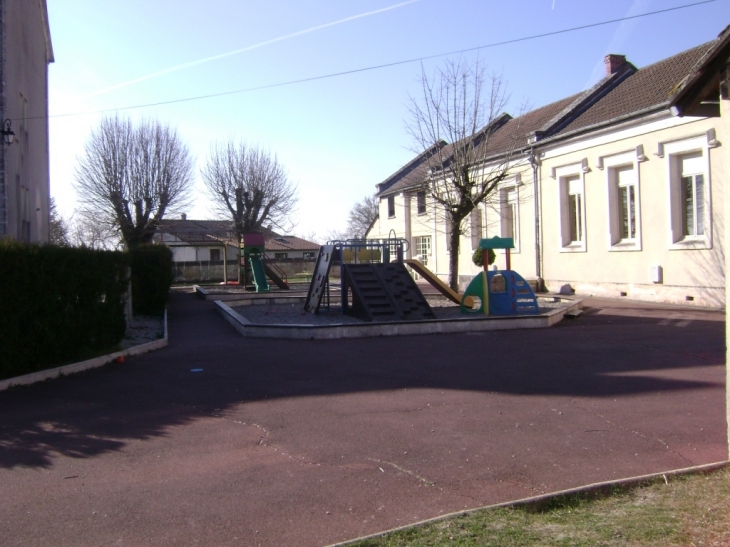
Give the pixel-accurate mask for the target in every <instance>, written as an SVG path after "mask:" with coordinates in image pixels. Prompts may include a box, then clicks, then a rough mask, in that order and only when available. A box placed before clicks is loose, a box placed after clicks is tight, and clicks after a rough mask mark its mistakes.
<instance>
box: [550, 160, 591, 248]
mask: <svg viewBox="0 0 730 547" xmlns="http://www.w3.org/2000/svg"><path fill="white" fill-rule="evenodd" d="M555 176H556V178H557V180H558V204H559V207H560V232H559V233H560V241H559V243H560V252H563V253H573V252H585V250H586V220H585V211H586V208H585V185H584V179H583V172H582V165H581V164H575V165H569V166H565V167H561V168H558V169H556V175H555Z"/></svg>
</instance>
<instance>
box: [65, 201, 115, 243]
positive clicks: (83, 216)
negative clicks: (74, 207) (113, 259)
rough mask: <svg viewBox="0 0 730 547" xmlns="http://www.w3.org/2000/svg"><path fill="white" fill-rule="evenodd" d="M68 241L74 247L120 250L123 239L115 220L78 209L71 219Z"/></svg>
mask: <svg viewBox="0 0 730 547" xmlns="http://www.w3.org/2000/svg"><path fill="white" fill-rule="evenodd" d="M68 241H69V244H70V245H73V246H74V247H88V248H90V249H101V250H107V251H112V250H118V249H120V248H121V247H122V245H123V241H122V238H121V233H120V231H119V227H118V226H117V225H116V223H114V222H113V221H110V220H109V219H105V218H104V217H100V216H97V215H94V214H93V213H91V212H89V211H84V210H81V211H76V212H75V213H74V215H73V216H72V217H71V220H70V221H69V231H68Z"/></svg>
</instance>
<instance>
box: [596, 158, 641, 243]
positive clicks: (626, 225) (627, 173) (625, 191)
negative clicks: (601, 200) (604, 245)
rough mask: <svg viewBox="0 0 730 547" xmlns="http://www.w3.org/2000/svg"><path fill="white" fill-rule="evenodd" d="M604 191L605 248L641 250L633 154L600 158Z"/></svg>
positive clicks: (637, 171)
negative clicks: (606, 215)
mask: <svg viewBox="0 0 730 547" xmlns="http://www.w3.org/2000/svg"><path fill="white" fill-rule="evenodd" d="M601 161H602V162H603V165H604V168H605V170H606V186H607V191H608V247H609V250H611V251H640V250H641V201H640V195H641V193H640V190H639V159H638V157H637V153H636V151H631V152H625V153H623V154H617V155H615V156H609V157H605V158H601Z"/></svg>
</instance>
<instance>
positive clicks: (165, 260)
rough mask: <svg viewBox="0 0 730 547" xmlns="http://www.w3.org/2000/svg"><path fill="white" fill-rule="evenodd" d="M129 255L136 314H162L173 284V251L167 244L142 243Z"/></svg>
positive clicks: (133, 304) (133, 302)
mask: <svg viewBox="0 0 730 547" xmlns="http://www.w3.org/2000/svg"><path fill="white" fill-rule="evenodd" d="M129 258H130V264H131V266H132V306H133V308H134V313H135V314H142V315H157V314H161V313H162V312H163V311H164V310H165V305H166V304H167V297H168V295H169V293H170V286H171V285H172V279H173V277H172V251H171V250H170V249H169V248H168V247H165V246H164V245H140V246H139V247H137V248H135V249H132V250H131V251H129Z"/></svg>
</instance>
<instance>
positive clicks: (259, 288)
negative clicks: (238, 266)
mask: <svg viewBox="0 0 730 547" xmlns="http://www.w3.org/2000/svg"><path fill="white" fill-rule="evenodd" d="M249 260H250V261H251V272H253V282H254V284H255V285H256V292H267V291H268V290H269V284H268V283H267V282H266V272H265V271H264V262H263V260H261V258H259V257H258V256H252V257H250V258H249Z"/></svg>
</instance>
